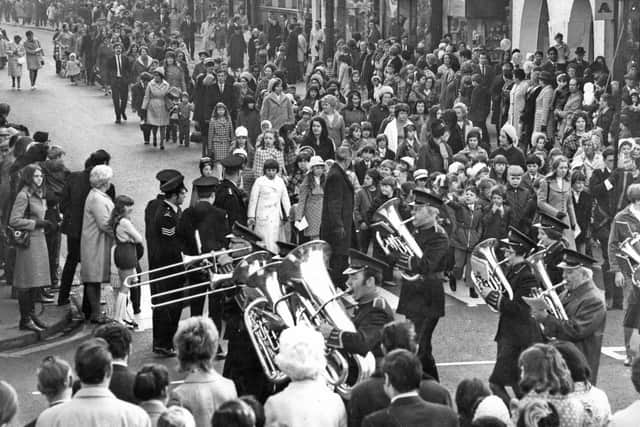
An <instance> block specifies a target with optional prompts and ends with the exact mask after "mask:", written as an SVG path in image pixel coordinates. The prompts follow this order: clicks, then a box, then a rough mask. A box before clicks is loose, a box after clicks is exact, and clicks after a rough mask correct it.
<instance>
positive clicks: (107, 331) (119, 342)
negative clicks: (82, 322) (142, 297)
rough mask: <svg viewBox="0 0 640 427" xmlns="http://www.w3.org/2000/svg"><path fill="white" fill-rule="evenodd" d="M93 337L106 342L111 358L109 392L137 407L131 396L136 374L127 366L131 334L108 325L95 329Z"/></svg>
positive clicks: (114, 325) (121, 326)
mask: <svg viewBox="0 0 640 427" xmlns="http://www.w3.org/2000/svg"><path fill="white" fill-rule="evenodd" d="M93 336H94V337H96V338H102V339H103V340H105V341H106V342H107V344H108V346H109V353H111V356H112V357H113V362H112V366H113V373H112V374H111V382H110V383H109V390H111V392H112V393H113V394H114V395H115V396H116V397H117V398H118V399H120V400H124V401H125V402H129V403H133V404H134V405H137V404H138V401H137V399H136V398H135V396H134V395H133V383H134V382H135V380H136V374H135V373H133V372H131V371H130V370H129V368H128V366H127V362H128V360H129V355H130V354H131V339H132V337H131V332H130V331H129V329H127V328H126V327H125V326H124V325H121V324H119V323H109V324H107V325H102V326H100V327H98V328H96V330H95V331H94V332H93Z"/></svg>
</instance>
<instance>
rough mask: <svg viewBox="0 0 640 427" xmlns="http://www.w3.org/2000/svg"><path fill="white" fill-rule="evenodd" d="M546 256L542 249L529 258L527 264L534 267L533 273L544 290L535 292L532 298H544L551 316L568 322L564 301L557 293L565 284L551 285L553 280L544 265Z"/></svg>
mask: <svg viewBox="0 0 640 427" xmlns="http://www.w3.org/2000/svg"><path fill="white" fill-rule="evenodd" d="M545 254H546V250H545V249H542V250H539V251H537V252H535V253H533V254H531V255H529V257H527V262H528V263H529V264H531V266H532V267H533V272H534V274H535V276H536V278H537V279H538V281H539V282H540V283H541V284H542V287H543V288H544V289H542V290H539V289H536V290H534V291H533V293H532V295H531V296H532V297H539V298H544V300H545V302H546V303H547V307H548V308H549V311H550V312H551V315H552V316H553V317H555V318H556V319H558V320H567V319H568V317H567V313H566V312H565V310H564V306H563V305H562V301H560V297H559V296H558V293H557V292H556V288H558V287H560V286H563V285H564V284H565V282H564V281H562V282H560V283H558V284H557V285H554V284H553V283H551V279H550V278H549V274H548V273H547V269H546V267H545V265H544V256H545Z"/></svg>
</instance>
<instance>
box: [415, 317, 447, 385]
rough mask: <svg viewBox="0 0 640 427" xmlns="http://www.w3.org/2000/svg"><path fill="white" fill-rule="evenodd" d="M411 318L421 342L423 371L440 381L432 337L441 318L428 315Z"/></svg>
mask: <svg viewBox="0 0 640 427" xmlns="http://www.w3.org/2000/svg"><path fill="white" fill-rule="evenodd" d="M409 320H411V321H413V323H414V324H415V328H416V333H417V338H418V344H419V347H418V358H419V359H420V363H422V371H423V372H424V373H426V374H428V375H430V376H432V377H433V378H434V379H435V380H436V381H440V377H439V376H438V368H437V367H436V360H435V359H434V357H433V347H432V346H431V337H432V336H433V331H435V329H436V326H437V325H438V321H439V320H440V318H439V317H435V316H428V317H420V318H414V319H409Z"/></svg>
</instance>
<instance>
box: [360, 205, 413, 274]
mask: <svg viewBox="0 0 640 427" xmlns="http://www.w3.org/2000/svg"><path fill="white" fill-rule="evenodd" d="M399 203H400V200H399V199H397V198H394V199H391V200H388V201H386V202H385V203H383V204H382V205H380V207H379V208H378V209H377V210H376V212H375V214H374V218H375V219H378V220H379V221H377V222H375V223H374V224H372V226H373V227H374V228H375V229H376V230H377V231H376V241H377V242H378V244H379V245H380V247H381V248H382V250H383V251H384V253H385V254H386V255H387V256H388V255H390V254H392V253H395V254H398V255H400V256H416V257H418V258H422V255H423V252H422V249H421V248H420V246H419V245H418V243H417V242H416V240H415V239H414V238H413V236H412V235H411V232H410V231H409V229H408V228H407V226H406V224H407V223H408V222H410V221H412V220H413V217H411V218H408V219H405V220H403V219H402V218H401V217H400V213H399V212H398V204H399ZM398 267H399V268H401V269H404V270H406V269H407V267H408V266H403V265H398ZM418 276H419V275H408V274H406V273H403V274H402V277H403V278H404V279H406V280H409V281H411V280H416V279H417V278H418Z"/></svg>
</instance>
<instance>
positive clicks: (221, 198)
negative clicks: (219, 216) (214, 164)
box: [215, 155, 247, 225]
mask: <svg viewBox="0 0 640 427" xmlns="http://www.w3.org/2000/svg"><path fill="white" fill-rule="evenodd" d="M221 163H222V166H223V167H224V179H223V180H222V183H221V184H220V186H219V187H218V190H217V191H216V201H215V206H216V207H218V208H220V209H222V210H224V211H225V212H226V213H227V217H228V218H229V224H234V223H235V222H236V221H238V222H239V223H240V224H242V225H247V197H246V194H245V192H244V191H243V190H242V184H241V182H242V177H241V174H240V170H241V169H242V164H243V163H244V158H242V157H241V156H238V155H231V156H227V157H226V158H224V159H223V160H222V161H221Z"/></svg>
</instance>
